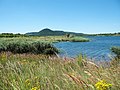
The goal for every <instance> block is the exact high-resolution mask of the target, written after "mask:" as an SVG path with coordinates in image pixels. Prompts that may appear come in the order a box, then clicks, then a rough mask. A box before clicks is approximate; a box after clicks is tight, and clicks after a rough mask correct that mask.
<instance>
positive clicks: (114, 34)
mask: <svg viewBox="0 0 120 90" xmlns="http://www.w3.org/2000/svg"><path fill="white" fill-rule="evenodd" d="M90 35H92V36H99V35H100V36H120V32H118V33H100V34H90Z"/></svg>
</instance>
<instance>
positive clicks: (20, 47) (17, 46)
mask: <svg viewBox="0 0 120 90" xmlns="http://www.w3.org/2000/svg"><path fill="white" fill-rule="evenodd" d="M2 51H10V52H12V53H34V54H56V53H58V49H57V48H56V47H54V46H53V45H52V44H51V43H48V42H43V41H39V40H34V39H27V38H8V39H6V38H2V39H1V40H0V52H2Z"/></svg>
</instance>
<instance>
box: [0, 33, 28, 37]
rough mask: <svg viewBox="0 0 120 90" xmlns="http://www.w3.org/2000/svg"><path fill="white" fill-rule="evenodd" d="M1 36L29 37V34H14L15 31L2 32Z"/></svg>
mask: <svg viewBox="0 0 120 90" xmlns="http://www.w3.org/2000/svg"><path fill="white" fill-rule="evenodd" d="M0 37H8V38H11V37H28V35H26V34H20V33H18V34H13V33H2V34H0Z"/></svg>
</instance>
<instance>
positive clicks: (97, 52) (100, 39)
mask: <svg viewBox="0 0 120 90" xmlns="http://www.w3.org/2000/svg"><path fill="white" fill-rule="evenodd" d="M87 38H89V39H90V40H91V41H90V42H59V43H55V44H54V45H55V46H56V47H57V48H59V49H60V50H61V53H60V54H59V55H60V56H66V57H77V56H78V55H80V54H83V55H86V56H87V57H88V58H90V59H93V60H110V58H111V57H113V56H114V54H113V53H112V52H111V51H110V48H111V47H112V46H120V37H119V36H88V37H87Z"/></svg>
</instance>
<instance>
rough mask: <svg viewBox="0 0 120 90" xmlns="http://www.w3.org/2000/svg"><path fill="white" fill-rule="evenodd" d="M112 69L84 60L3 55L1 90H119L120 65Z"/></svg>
mask: <svg viewBox="0 0 120 90" xmlns="http://www.w3.org/2000/svg"><path fill="white" fill-rule="evenodd" d="M114 61H115V60H114ZM106 65H108V63H107V64H106ZM108 66H109V67H102V66H97V65H96V64H94V63H93V62H89V61H87V59H86V58H82V56H79V57H78V58H76V59H70V58H56V57H48V56H44V55H34V54H12V53H10V52H6V53H4V52H3V53H1V54H0V90H8V89H9V90H119V89H120V77H119V76H120V64H119V63H117V62H111V63H109V65H108ZM97 88H100V89H97ZM101 88H104V89H101Z"/></svg>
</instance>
